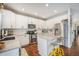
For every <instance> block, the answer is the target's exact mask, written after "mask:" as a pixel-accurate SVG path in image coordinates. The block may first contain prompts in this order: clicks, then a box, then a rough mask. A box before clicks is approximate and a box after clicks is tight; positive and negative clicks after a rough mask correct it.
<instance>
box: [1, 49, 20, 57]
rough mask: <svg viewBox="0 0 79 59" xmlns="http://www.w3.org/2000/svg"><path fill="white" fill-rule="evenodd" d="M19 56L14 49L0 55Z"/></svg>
mask: <svg viewBox="0 0 79 59" xmlns="http://www.w3.org/2000/svg"><path fill="white" fill-rule="evenodd" d="M19 54H20V53H19V48H15V49H12V50H8V51H5V52H2V53H0V56H19Z"/></svg>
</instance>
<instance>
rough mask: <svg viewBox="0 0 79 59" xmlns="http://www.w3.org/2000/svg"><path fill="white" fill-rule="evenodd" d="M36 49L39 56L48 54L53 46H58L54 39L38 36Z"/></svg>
mask: <svg viewBox="0 0 79 59" xmlns="http://www.w3.org/2000/svg"><path fill="white" fill-rule="evenodd" d="M37 41H38V51H39V54H40V55H41V56H48V55H49V54H50V53H51V52H52V50H53V49H54V48H58V47H59V45H58V44H57V40H56V39H53V40H52V39H46V38H42V37H38V40H37Z"/></svg>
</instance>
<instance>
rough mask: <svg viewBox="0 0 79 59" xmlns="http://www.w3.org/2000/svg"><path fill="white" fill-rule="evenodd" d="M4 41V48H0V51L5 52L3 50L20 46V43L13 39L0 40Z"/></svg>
mask: <svg viewBox="0 0 79 59" xmlns="http://www.w3.org/2000/svg"><path fill="white" fill-rule="evenodd" d="M2 42H4V43H5V48H4V49H2V50H0V53H1V52H5V51H9V50H12V49H16V48H20V43H19V41H18V40H16V39H14V40H7V41H2Z"/></svg>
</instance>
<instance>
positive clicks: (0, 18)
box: [0, 11, 1, 29]
mask: <svg viewBox="0 0 79 59" xmlns="http://www.w3.org/2000/svg"><path fill="white" fill-rule="evenodd" d="M0 29H1V11H0Z"/></svg>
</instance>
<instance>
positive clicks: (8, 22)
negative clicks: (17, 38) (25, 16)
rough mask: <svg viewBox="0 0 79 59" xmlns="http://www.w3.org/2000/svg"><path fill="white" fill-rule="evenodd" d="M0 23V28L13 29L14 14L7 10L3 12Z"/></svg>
mask: <svg viewBox="0 0 79 59" xmlns="http://www.w3.org/2000/svg"><path fill="white" fill-rule="evenodd" d="M2 22H3V23H2V28H12V27H15V14H14V13H13V12H11V11H9V10H3V12H2Z"/></svg>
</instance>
